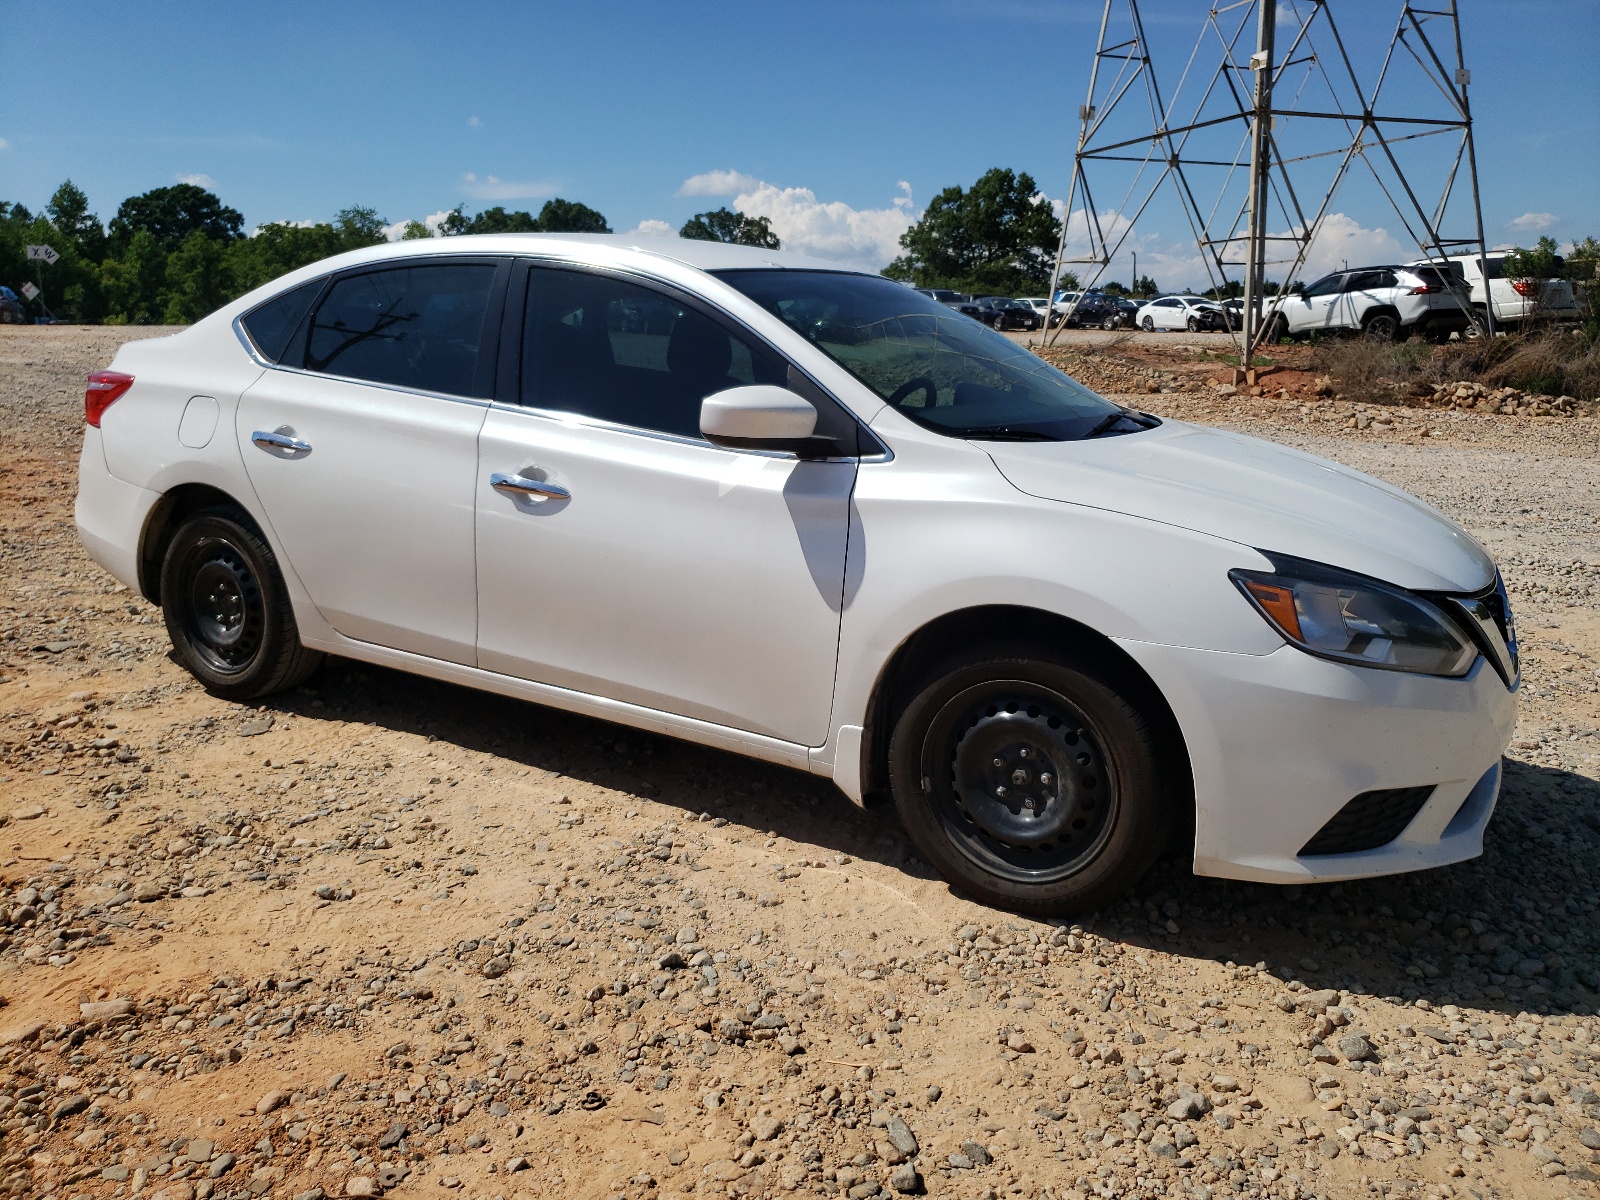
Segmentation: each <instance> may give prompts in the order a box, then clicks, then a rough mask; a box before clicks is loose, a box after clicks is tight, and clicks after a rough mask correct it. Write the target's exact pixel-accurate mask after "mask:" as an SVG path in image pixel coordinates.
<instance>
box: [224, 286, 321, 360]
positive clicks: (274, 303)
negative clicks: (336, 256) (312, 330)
mask: <svg viewBox="0 0 1600 1200" xmlns="http://www.w3.org/2000/svg"><path fill="white" fill-rule="evenodd" d="M326 282H327V280H326V279H325V278H324V279H316V280H313V281H312V282H310V283H302V284H301V285H300V286H299V287H297V288H291V289H290V290H289V291H287V292H285V293H283V295H281V296H276V297H274V298H273V299H271V300H268V301H267V302H266V303H265V304H263V305H261V306H260V307H258V308H252V309H251V310H250V311H249V312H248V313H246V314H245V315H244V316H243V317H241V318H240V319H239V324H240V325H242V326H244V331H245V333H247V334H249V335H250V341H251V343H252V344H254V346H255V348H256V353H257V354H259V355H261V357H262V358H264V359H266V360H267V361H268V362H274V363H275V362H278V361H279V360H281V359H282V358H283V355H284V352H285V351H286V350H287V349H288V348H289V340H290V339H291V338H293V337H294V334H295V330H297V329H299V328H300V322H301V321H302V320H304V318H305V315H306V310H307V309H309V308H310V307H311V302H312V301H313V300H315V299H316V298H317V293H318V292H320V291H321V290H322V285H323V284H324V283H326Z"/></svg>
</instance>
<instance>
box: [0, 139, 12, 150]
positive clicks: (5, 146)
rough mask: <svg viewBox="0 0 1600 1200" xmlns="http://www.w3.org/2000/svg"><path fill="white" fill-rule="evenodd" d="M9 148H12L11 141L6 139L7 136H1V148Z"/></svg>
mask: <svg viewBox="0 0 1600 1200" xmlns="http://www.w3.org/2000/svg"><path fill="white" fill-rule="evenodd" d="M9 149H11V143H10V142H8V141H6V140H5V138H0V150H9Z"/></svg>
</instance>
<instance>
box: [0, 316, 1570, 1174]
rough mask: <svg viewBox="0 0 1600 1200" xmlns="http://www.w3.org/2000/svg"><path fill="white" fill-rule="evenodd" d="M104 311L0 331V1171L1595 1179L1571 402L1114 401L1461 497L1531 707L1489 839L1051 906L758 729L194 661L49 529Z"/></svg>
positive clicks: (100, 343) (1188, 396)
mask: <svg viewBox="0 0 1600 1200" xmlns="http://www.w3.org/2000/svg"><path fill="white" fill-rule="evenodd" d="M130 332H131V331H126V330H123V331H118V330H110V329H98V330H97V329H87V330H86V329H70V328H59V327H58V328H53V329H38V330H11V329H6V330H4V331H0V404H3V405H4V407H5V410H6V420H5V422H4V425H3V426H0V449H3V453H0V497H3V508H0V524H3V531H0V563H3V570H0V753H3V761H0V820H3V822H4V828H3V829H0V995H3V998H4V1001H5V1004H6V1006H5V1007H4V1008H0V1135H3V1139H0V1190H3V1192H4V1194H5V1195H6V1196H15V1197H27V1198H29V1200H33V1198H36V1197H37V1198H44V1197H52V1198H59V1200H72V1198H76V1197H107V1198H110V1197H116V1198H125V1197H132V1196H135V1195H137V1196H140V1197H152V1198H153V1200H212V1198H215V1200H247V1198H250V1197H262V1196H266V1197H281V1198H284V1200H287V1198H289V1197H294V1198H296V1200H320V1198H321V1197H322V1196H324V1195H325V1194H326V1195H345V1196H375V1195H378V1194H380V1193H390V1192H392V1193H394V1194H395V1195H397V1196H400V1197H405V1196H410V1195H420V1194H422V1193H424V1192H427V1193H428V1194H436V1193H437V1192H438V1190H439V1189H440V1188H443V1189H444V1190H446V1191H459V1192H460V1193H461V1194H462V1195H466V1196H474V1197H484V1198H486V1200H487V1198H491V1197H498V1198H503V1200H514V1198H516V1197H538V1196H549V1197H558V1196H559V1197H569V1196H573V1197H591V1196H592V1197H600V1196H607V1197H614V1196H625V1197H629V1198H636V1197H646V1196H656V1195H662V1194H666V1195H682V1194H690V1195H694V1196H745V1195H750V1196H760V1195H768V1194H786V1193H788V1192H791V1191H799V1192H807V1193H810V1192H816V1193H819V1194H830V1195H847V1196H852V1197H866V1196H872V1195H878V1194H880V1193H883V1192H888V1193H890V1194H896V1193H906V1192H913V1193H914V1192H917V1191H926V1192H927V1193H929V1194H933V1195H940V1196H950V1197H961V1198H964V1200H976V1198H978V1197H983V1198H985V1200H995V1198H998V1197H1008V1198H1009V1197H1011V1196H1021V1197H1029V1198H1036V1197H1048V1198H1049V1200H1067V1198H1072V1200H1086V1198H1087V1197H1089V1196H1103V1197H1112V1196H1118V1197H1213V1198H1214V1197H1221V1196H1225V1195H1227V1196H1246V1197H1269V1196H1270V1197H1282V1198H1286V1200H1299V1198H1301V1197H1310V1196H1318V1197H1347V1196H1368V1195H1384V1196H1402V1195H1403V1196H1419V1197H1420V1196H1427V1197H1442V1196H1453V1197H1468V1196H1470V1197H1475V1198H1478V1200H1483V1198H1485V1197H1491V1196H1493V1197H1507V1198H1509V1197H1518V1198H1521V1197H1577V1196H1582V1197H1594V1196H1595V1195H1597V1192H1600V1188H1597V1183H1596V1180H1597V1177H1600V1132H1597V1128H1600V1077H1597V1072H1600V1045H1597V1038H1600V1021H1597V1019H1596V1009H1595V1006H1596V1004H1597V1002H1600V925H1597V922H1596V916H1595V914H1596V909H1597V906H1600V895H1597V891H1596V879H1595V852H1596V848H1597V844H1600V786H1597V784H1596V776H1597V775H1600V736H1597V730H1596V724H1597V718H1600V675H1597V672H1596V666H1597V663H1600V658H1597V656H1600V617H1597V611H1596V600H1597V595H1600V593H1597V581H1600V577H1597V571H1600V541H1597V539H1600V524H1597V517H1600V488H1597V487H1596V482H1597V479H1596V461H1595V451H1596V445H1595V442H1596V437H1595V431H1596V426H1597V422H1595V421H1594V420H1593V419H1590V418H1575V419H1564V420H1563V419H1556V418H1539V419H1526V420H1524V419H1518V418H1512V417H1499V416H1488V415H1482V414H1476V413H1473V414H1438V413H1434V414H1427V415H1426V422H1427V423H1423V422H1422V421H1421V419H1419V423H1418V424H1416V425H1412V424H1407V423H1399V422H1394V421H1390V422H1386V423H1384V424H1386V425H1387V426H1388V427H1387V428H1380V427H1379V422H1377V421H1376V420H1372V419H1369V421H1368V422H1367V423H1366V424H1364V425H1362V424H1359V423H1358V424H1357V425H1355V426H1351V424H1350V421H1351V419H1352V418H1353V417H1354V416H1356V415H1358V414H1357V410H1356V409H1355V408H1353V407H1350V406H1344V407H1341V406H1339V405H1338V404H1336V403H1334V402H1331V401H1326V402H1324V401H1321V400H1318V401H1315V402H1313V400H1312V399H1309V398H1305V397H1301V396H1298V395H1291V396H1287V397H1277V396H1276V395H1272V394H1269V395H1266V396H1262V397H1222V396H1219V395H1218V394H1217V392H1216V390H1215V389H1212V388H1210V387H1208V386H1205V385H1203V384H1202V385H1200V386H1189V385H1187V384H1184V383H1182V382H1181V379H1180V376H1182V375H1183V372H1184V370H1188V369H1189V368H1190V367H1192V366H1193V364H1192V363H1188V364H1187V365H1185V362H1178V361H1176V360H1175V363H1174V370H1173V371H1172V372H1169V374H1172V376H1173V378H1172V379H1167V378H1164V377H1163V375H1162V373H1161V370H1157V373H1156V375H1155V376H1154V377H1153V378H1151V380H1150V382H1152V383H1154V384H1155V387H1154V389H1153V390H1152V389H1151V388H1149V387H1148V386H1141V388H1140V390H1139V391H1138V392H1137V393H1133V394H1132V395H1130V396H1129V397H1128V398H1130V399H1137V400H1138V402H1139V403H1140V404H1141V406H1142V407H1145V408H1149V409H1152V410H1154V411H1158V412H1162V413H1166V414H1169V415H1174V416H1190V417H1194V418H1197V419H1206V420H1212V421H1217V422H1221V423H1226V424H1230V425H1233V426H1235V427H1238V428H1241V429H1245V430H1247V431H1249V432H1252V433H1257V434H1261V435H1264V436H1268V437H1273V438H1278V439H1280V440H1283V441H1286V442H1290V443H1293V444H1296V445H1301V446H1304V447H1306V448H1307V449H1310V450H1313V451H1316V452H1318V453H1322V454H1326V455H1328V456H1330V457H1333V458H1337V459H1340V460H1341V461H1344V462H1348V463H1351V464H1353V465H1355V466H1357V467H1360V468H1362V469H1364V470H1368V471H1371V472H1373V473H1374V474H1377V475H1380V476H1382V477H1384V478H1387V479H1391V480H1393V481H1394V482H1396V483H1398V484H1400V485H1402V486H1405V487H1407V488H1410V489H1412V490H1414V491H1416V492H1418V493H1419V494H1421V495H1423V496H1425V497H1427V498H1428V499H1429V500H1431V501H1432V502H1433V503H1435V504H1437V505H1439V506H1440V507H1441V508H1444V509H1445V510H1446V511H1449V512H1451V513H1452V514H1454V515H1455V516H1456V517H1458V518H1459V519H1460V520H1462V521H1463V522H1464V523H1466V524H1467V525H1468V527H1469V528H1471V529H1472V530H1473V531H1474V533H1475V534H1476V535H1477V536H1479V537H1480V538H1481V539H1483V540H1484V542H1485V543H1486V544H1487V545H1488V546H1489V547H1490V548H1491V549H1492V550H1493V551H1494V552H1495V554H1496V555H1497V556H1498V557H1499V559H1500V561H1501V562H1502V564H1503V565H1504V568H1505V571H1506V574H1507V578H1508V581H1509V585H1510V587H1511V590H1512V594H1513V597H1514V599H1515V602H1516V604H1517V607H1518V612H1519V617H1520V618H1521V628H1522V631H1523V635H1524V647H1525V650H1524V677H1525V687H1524V705H1523V714H1522V721H1521V725H1520V727H1519V730H1518V734H1517V739H1516V742H1515V743H1514V746H1513V749H1512V751H1511V756H1510V758H1509V759H1508V762H1507V782H1506V788H1505V792H1504V795H1503V798H1502V800H1501V804H1500V807H1499V810H1498V811H1497V813H1496V816H1495V818H1494V821H1493V823H1492V825H1491V827H1490V829H1489V833H1488V837H1487V845H1488V849H1487V852H1486V853H1485V855H1484V857H1483V858H1482V859H1480V860H1478V861H1476V862H1472V863H1466V864H1462V865H1460V866H1457V867H1452V868H1448V869H1444V870H1438V871H1433V872H1429V873H1426V874H1422V875H1415V876H1408V877H1402V878H1396V879H1389V880H1379V881H1374V882H1370V883H1360V884H1342V885H1333V886H1328V887H1319V888H1275V887H1265V886H1259V885H1246V884H1238V883H1229V882H1222V881H1216V880H1202V879H1195V878H1192V877H1191V876H1189V875H1188V874H1187V873H1186V871H1185V870H1184V864H1183V863H1182V861H1181V860H1179V859H1174V860H1172V861H1170V862H1168V863H1165V864H1163V866H1162V867H1161V868H1159V869H1158V870H1157V871H1156V872H1154V873H1153V874H1152V875H1151V876H1150V877H1149V878H1148V879H1146V880H1145V881H1144V882H1143V884H1141V886H1140V887H1139V889H1138V890H1137V893H1136V894H1130V895H1129V896H1128V897H1127V898H1126V899H1125V900H1124V901H1122V902H1121V903H1119V904H1118V905H1116V906H1115V907H1113V908H1108V909H1107V910H1105V911H1103V912H1100V913H1098V914H1095V915H1094V916H1093V917H1092V918H1089V919H1085V920H1082V921H1080V922H1078V923H1076V924H1068V925H1064V926H1062V925H1054V924H1050V923H1045V922H1036V921H1030V920H1026V919H1022V918H1017V917H1013V916H1009V915H1006V914H1001V913H996V912H994V911H992V910H987V909H984V908H981V907H978V906H976V905H973V904H970V903H968V902H966V901H964V900H962V899H961V898H959V897H957V896H954V895H952V894H951V893H950V891H949V890H948V889H947V888H946V887H945V886H944V885H943V884H942V883H941V882H939V881H938V880H937V879H935V878H933V877H932V876H931V875H930V873H929V872H928V871H927V869H926V868H925V867H924V866H923V865H922V864H920V863H919V862H917V861H916V860H915V858H914V857H913V856H912V853H911V850H910V847H909V845H908V843H907V842H906V840H905V839H904V838H903V837H902V836H901V835H900V834H899V832H898V830H897V829H896V827H895V825H894V823H893V821H892V817H891V815H890V814H885V813H880V812H873V813H867V814H861V813H858V812H856V811H855V810H854V809H853V808H852V807H851V806H850V805H849V803H848V802H847V801H845V800H844V799H843V798H842V797H840V796H839V795H838V794H837V793H836V792H835V791H834V790H833V789H832V788H831V787H830V786H829V785H827V784H826V783H825V782H824V781H820V780H817V779H814V778H811V777H807V776H803V775H798V774H794V773H790V772H787V771H784V770H781V769H779V768H776V767H770V766H766V765H763V764H757V763H750V762H746V761H744V760H740V759H737V758H733V757H730V756H727V755H723V754H719V753H716V752H713V751H709V750H704V749H700V748H697V747H692V746H686V745H682V744H679V743H676V742H672V741H669V740H667V739H664V738H657V737H652V736H647V735H643V734H639V733H636V732H633V731H630V730H625V729H621V728H618V727H616V726H610V725H606V724H603V723H600V722H596V721H590V720H587V719H582V718H577V717H572V716H568V715H565V714H561V713H557V712H552V711H549V710H545V709H541V708H538V707H536V706H533V705H528V704H522V703H518V702H515V701H511V700H505V699H501V698H498V697H493V696H486V695H482V694H478V693H473V692H468V691H464V690H462V689H458V688H453V687H449V686H445V685H442V684H438V683H433V682H429V681H425V680H420V679H416V678H412V677H408V676H403V675H398V674H395V673H392V672H388V671H383V670H378V669H373V668H369V667H365V666H361V665H357V664H350V663H338V662H334V663H330V664H329V666H328V667H326V668H325V669H324V670H323V672H322V673H321V674H320V675H319V676H317V677H316V678H314V679H313V680H312V681H311V684H310V685H309V686H308V687H306V688H303V689H301V690H300V691H298V692H297V693H295V694H292V695H289V696H284V697H278V698H275V699H274V700H273V701H272V702H271V703H269V704H266V705H264V706H261V707H259V708H254V709H244V708H241V707H239V706H235V705H229V704H224V703H222V702H220V701H217V700H215V699H213V698H211V697H209V696H207V695H206V694H205V693H204V692H202V691H200V690H199V689H198V688H197V687H196V686H195V685H194V684H193V683H192V682H191V681H190V680H189V678H188V677H187V676H186V675H185V674H184V673H183V672H181V671H180V670H179V669H178V668H177V667H175V666H174V665H173V664H172V663H171V662H169V661H168V659H167V657H166V641H165V634H164V630H163V629H162V626H161V624H160V620H159V614H156V613H155V612H154V611H153V610H152V609H151V608H150V607H149V606H148V605H147V604H146V603H144V602H143V601H142V600H139V599H137V598H135V597H132V596H130V595H128V594H127V593H126V592H125V591H123V590H121V589H120V587H118V585H116V584H115V583H113V582H112V581H111V580H109V579H108V578H107V577H105V576H104V575H103V573H101V572H100V571H99V570H98V569H97V568H96V567H94V566H93V564H91V563H90V562H89V561H88V559H87V558H86V557H85V556H84V555H83V554H82V552H81V550H80V549H79V548H78V546H77V543H76V540H75V537H74V535H73V531H72V527H71V502H72V493H73V486H74V484H73V478H74V470H73V464H74V458H75V455H76V453H77V446H78V443H79V440H80V433H79V426H78V421H79V413H80V411H81V410H80V409H79V407H78V405H79V404H80V397H81V382H80V381H81V377H82V374H83V373H84V372H85V371H86V370H89V369H91V368H93V367H95V366H98V365H104V363H105V362H107V361H109V358H110V356H111V353H112V351H113V349H114V346H115V345H116V343H117V342H118V341H119V340H120V339H121V338H124V337H126V336H128V335H129V333H130ZM137 332H138V333H139V334H147V333H148V332H150V331H145V330H141V331H137ZM1177 340H1178V339H1174V341H1175V342H1176V341H1177ZM1180 357H1181V356H1180ZM1191 373H1192V372H1191ZM1378 415H1379V416H1383V415H1385V414H1381V413H1380V414H1378ZM1429 423H1431V424H1433V425H1437V429H1436V430H1435V429H1432V428H1429ZM1425 429H1426V430H1427V433H1426V436H1424V433H1423V431H1424V430H1425Z"/></svg>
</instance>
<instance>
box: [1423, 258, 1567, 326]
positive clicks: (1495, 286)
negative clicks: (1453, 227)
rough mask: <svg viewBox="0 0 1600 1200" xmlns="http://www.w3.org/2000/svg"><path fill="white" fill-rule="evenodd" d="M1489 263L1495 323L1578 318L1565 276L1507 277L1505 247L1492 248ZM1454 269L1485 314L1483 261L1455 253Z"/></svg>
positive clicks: (1478, 307) (1474, 306)
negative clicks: (1533, 317)
mask: <svg viewBox="0 0 1600 1200" xmlns="http://www.w3.org/2000/svg"><path fill="white" fill-rule="evenodd" d="M1484 259H1485V261H1486V262H1487V264H1488V267H1489V290H1488V294H1489V295H1491V296H1493V297H1494V319H1495V323H1496V324H1502V325H1515V324H1518V323H1520V322H1522V321H1525V320H1527V319H1528V318H1529V317H1530V316H1535V315H1537V316H1540V317H1549V318H1553V319H1555V320H1559V321H1576V320H1577V319H1578V318H1579V316H1581V315H1582V314H1581V313H1580V312H1579V311H1578V299H1577V296H1576V295H1574V293H1573V290H1572V284H1570V283H1568V282H1567V281H1566V280H1565V279H1537V280H1521V279H1517V280H1511V279H1507V278H1506V277H1505V270H1504V268H1505V261H1506V254H1505V251H1503V250H1501V251H1491V252H1490V253H1488V254H1486V255H1485V256H1484ZM1448 261H1449V263H1450V267H1451V270H1452V271H1453V272H1454V273H1455V274H1457V275H1458V276H1459V277H1460V278H1461V279H1462V280H1463V281H1464V283H1465V285H1466V287H1468V288H1469V289H1470V291H1471V295H1472V307H1473V309H1474V311H1476V312H1477V313H1479V314H1482V313H1483V311H1484V306H1485V303H1486V301H1485V300H1484V287H1483V263H1480V262H1479V261H1478V256H1477V255H1476V254H1453V255H1451V256H1450V258H1449V260H1448ZM1438 265H1439V264H1437V263H1428V262H1416V263H1412V264H1410V267H1409V268H1408V269H1411V270H1416V269H1418V268H1422V267H1428V266H1433V267H1435V268H1436V267H1437V266H1438Z"/></svg>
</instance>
